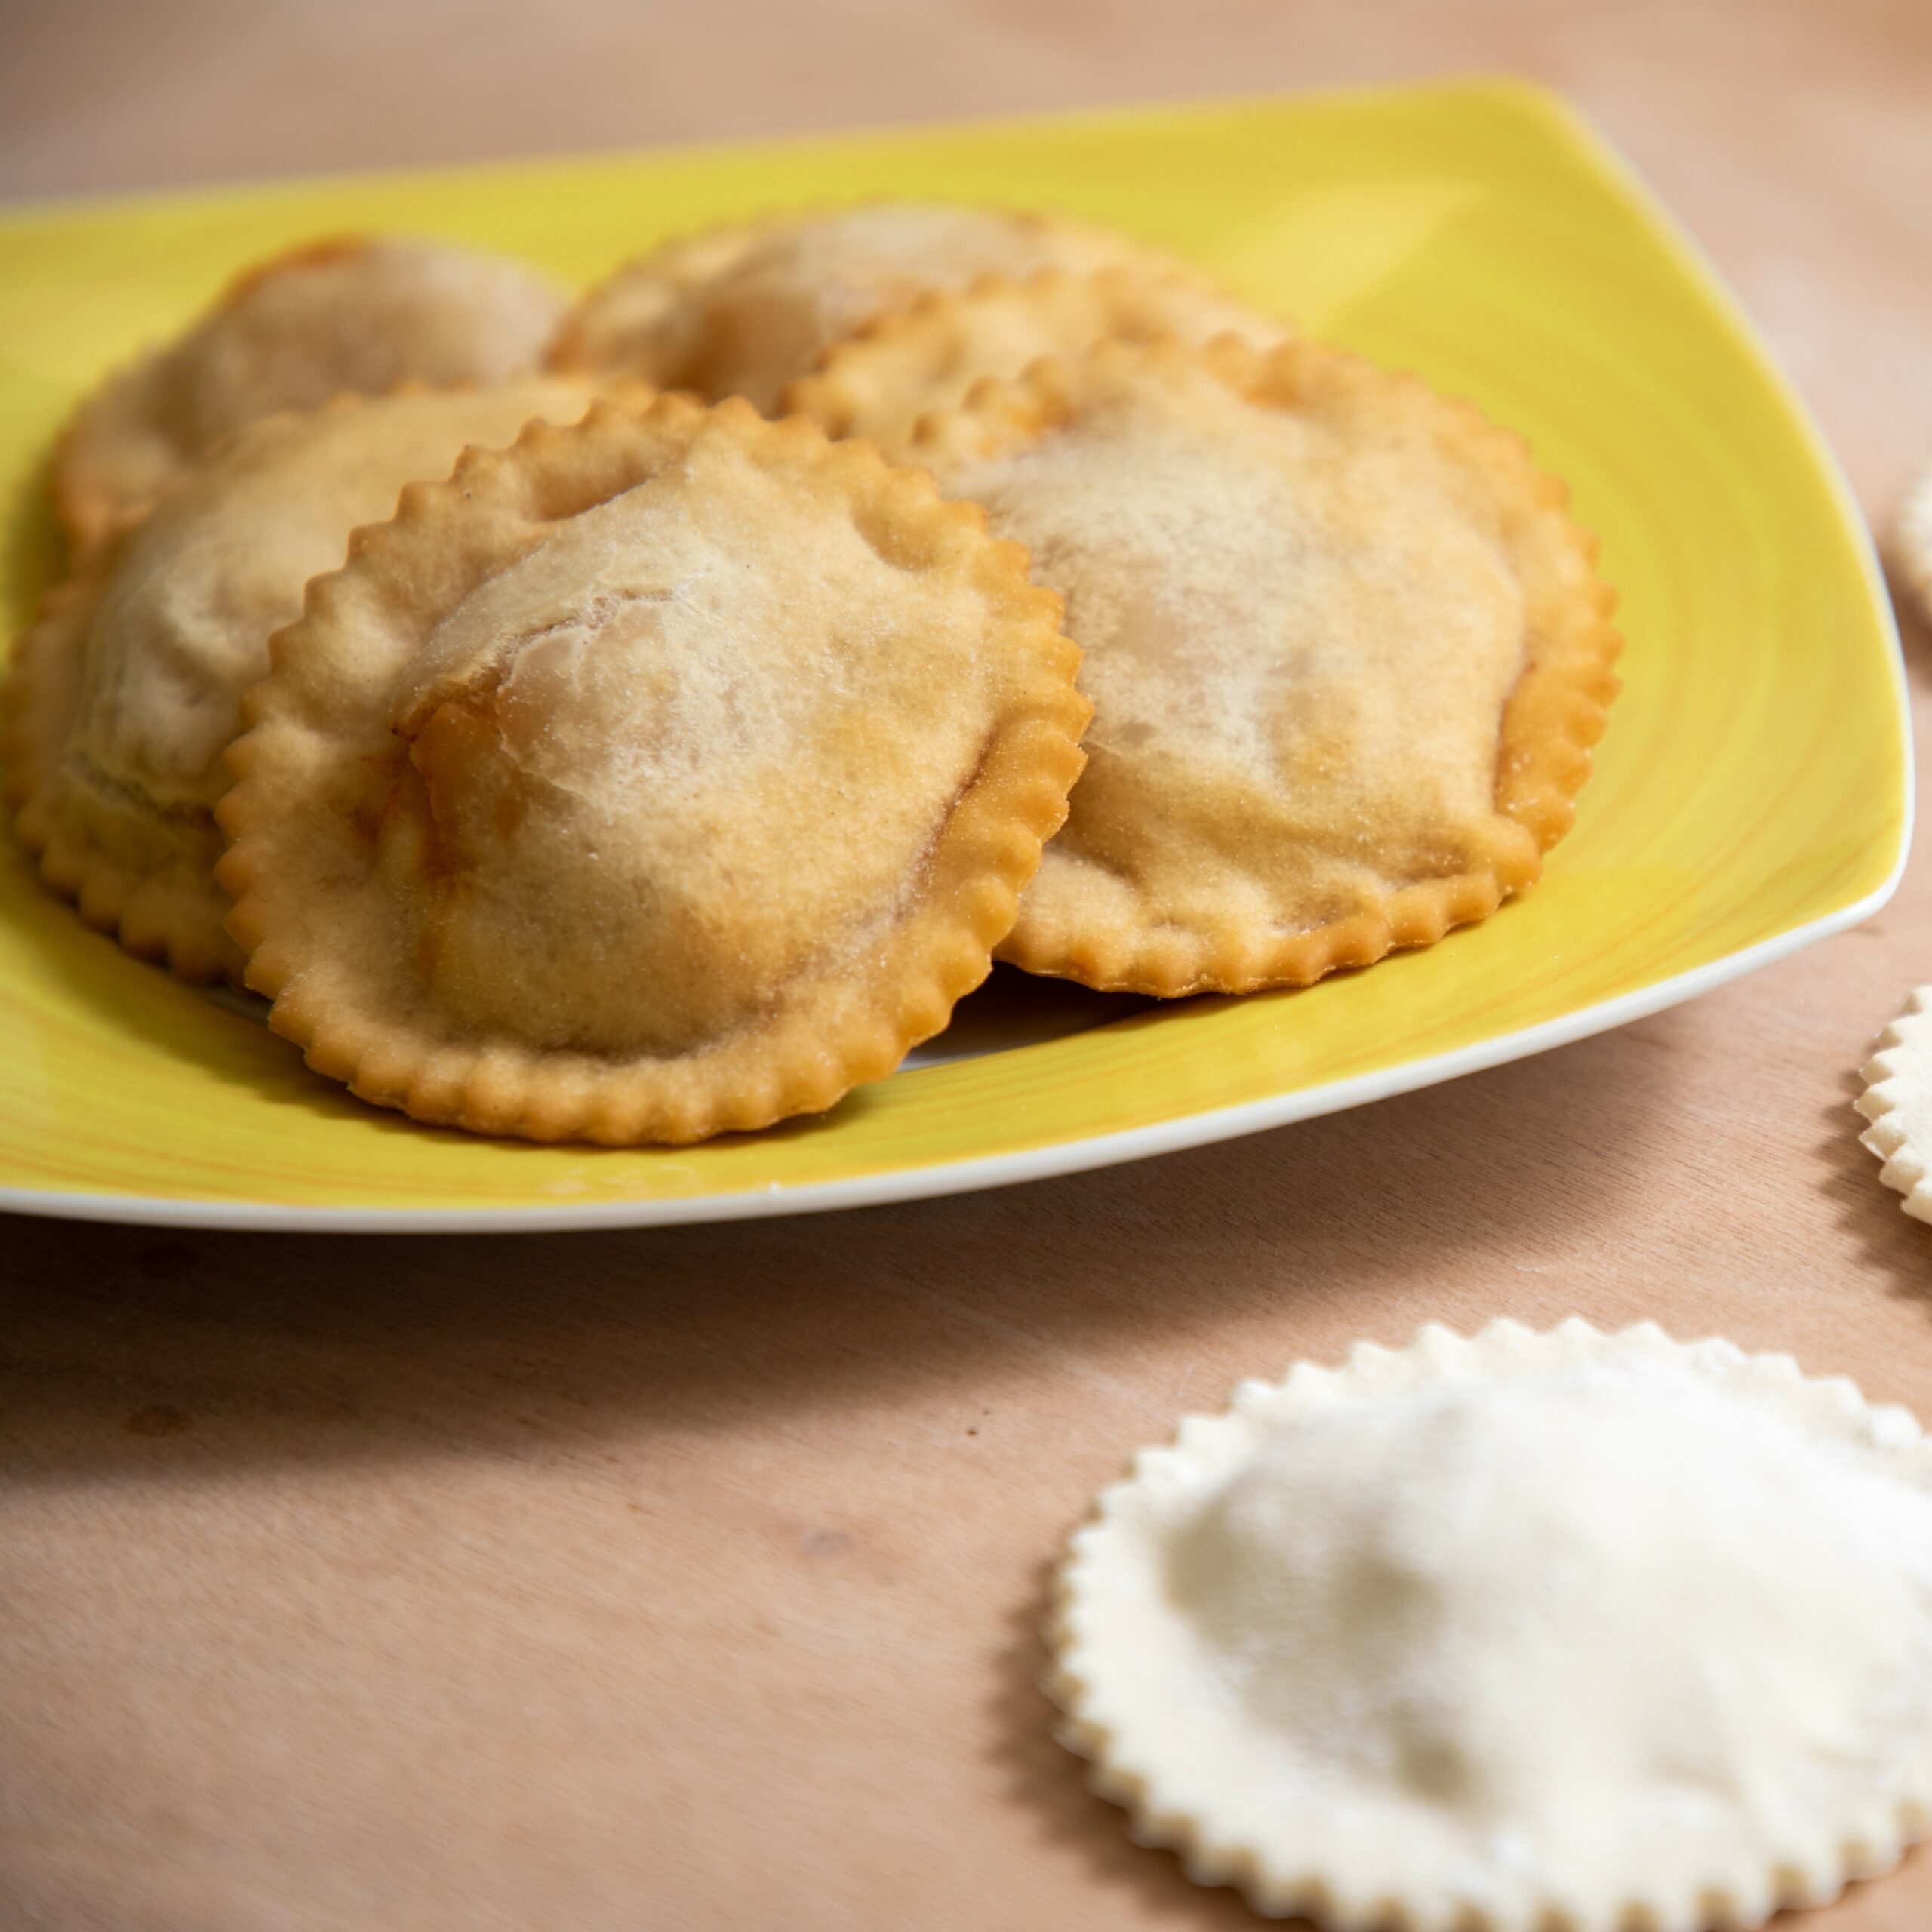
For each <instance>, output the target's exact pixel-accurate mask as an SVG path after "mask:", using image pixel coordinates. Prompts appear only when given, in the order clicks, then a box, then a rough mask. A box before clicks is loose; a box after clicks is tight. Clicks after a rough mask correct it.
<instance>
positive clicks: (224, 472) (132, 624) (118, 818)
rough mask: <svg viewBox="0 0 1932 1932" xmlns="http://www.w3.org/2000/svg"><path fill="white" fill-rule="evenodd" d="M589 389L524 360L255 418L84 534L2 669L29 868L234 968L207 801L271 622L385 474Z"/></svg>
mask: <svg viewBox="0 0 1932 1932" xmlns="http://www.w3.org/2000/svg"><path fill="white" fill-rule="evenodd" d="M593 393H595V392H594V390H593V389H592V387H591V386H589V385H588V384H586V383H582V382H579V381H577V380H572V379H570V378H568V377H558V376H530V377H520V378H518V379H517V380H514V381H511V382H507V383H502V384H500V385H493V386H489V387H487V388H481V389H416V390H408V391H403V392H398V393H397V394H395V395H388V396H383V397H376V398H368V397H359V396H343V397H340V398H337V400H336V401H334V402H332V403H330V404H328V405H326V406H325V407H324V408H321V409H319V410H315V411H310V412H308V413H306V414H300V415H281V416H275V417H269V418H266V419H265V420H263V421H261V422H259V423H254V424H252V425H251V426H249V427H248V428H247V429H244V430H242V432H240V433H239V434H238V435H237V436H235V438H233V439H232V441H230V442H229V443H228V444H227V445H226V446H225V447H224V448H222V449H220V451H217V452H216V453H215V454H213V455H212V456H211V457H208V458H207V459H206V460H204V461H203V462H202V463H200V464H199V465H198V466H195V468H193V469H191V470H189V471H188V472H186V474H185V475H183V476H182V477H180V478H178V479H177V481H175V482H174V484H173V485H171V486H170V487H169V488H168V489H167V490H166V491H164V492H163V494H162V497H160V499H159V500H158V502H157V503H156V505H155V508H154V509H153V511H152V513H151V514H150V515H148V516H147V517H146V518H144V519H143V520H142V521H140V522H138V523H137V524H135V525H133V526H132V527H131V528H127V529H124V530H123V531H121V532H120V533H119V534H118V535H117V536H116V537H114V538H113V539H112V540H109V541H108V542H106V543H103V544H101V545H99V546H96V547H95V549H94V550H93V551H91V552H89V553H88V555H86V556H85V558H83V559H82V563H81V565H80V569H79V572H78V574H77V575H76V577H75V578H74V579H73V580H72V581H70V582H69V583H67V584H66V585H64V586H62V587H61V588H60V589H57V590H56V591H55V592H53V593H52V594H51V595H50V596H49V597H48V598H47V599H46V601H45V604H44V605H43V607H42V611H41V613H40V615H39V617H38V621H37V622H36V623H35V624H34V626H32V629H29V631H28V632H26V635H24V636H23V637H22V638H20V641H19V642H18V644H17V645H16V647H15V650H14V659H13V663H12V666H11V670H10V672H9V676H8V688H7V692H6V697H7V707H6V708H7V713H8V728H7V734H6V735H7V750H8V759H7V796H8V802H9V803H10V804H13V805H14V806H17V808H19V811H18V816H17V819H16V820H15V829H16V830H17V832H18V835H19V836H20V839H21V841H22V842H23V843H24V844H26V847H27V848H28V850H29V851H32V853H34V854H35V855H36V856H37V857H38V860H39V862H40V869H41V873H42V877H43V878H45V880H46V881H47V882H48V884H50V885H51V886H52V887H54V889H55V890H56V891H59V892H61V893H63V894H66V896H67V897H69V898H72V899H74V900H77V901H78V903H79V906H80V909H81V912H82V915H83V916H84V917H85V918H86V919H87V920H88V921H89V923H90V924H94V925H96V926H99V927H101V928H103V929H104V930H106V931H109V932H112V933H113V934H115V936H116V937H118V939H119V940H120V942H121V943H122V945H123V946H125V947H126V948H127V949H128V951H130V952H134V953H136V954H137V955H140V956H141V957H142V958H150V959H158V960H162V961H165V962H166V963H167V964H168V965H169V966H171V968H173V969H174V971H175V972H177V974H180V975H181V976H182V977H183V978H186V979H189V980H210V979H215V978H219V977H223V976H226V977H228V978H229V979H231V980H236V981H238V980H239V976H240V972H241V955H240V954H239V953H238V952H237V951H236V949H235V946H234V943H233V942H232V940H229V937H228V936H227V934H226V932H225V931H224V930H223V924H222V921H223V918H225V917H226V914H227V911H228V901H227V898H226V895H225V894H223V892H222V891H221V889H220V887H218V886H217V884H216V883H215V881H214V861H215V860H216V858H217V857H218V856H219V854H220V851H221V838H220V832H218V831H217V829H216V826H215V823H214V816H213V812H214V803H215V801H216V800H217V798H220V795H221V794H222V793H223V791H225V790H226V789H227V786H228V771H227V768H226V766H225V765H224V764H223V763H222V758H221V755H222V752H223V748H224V747H225V746H226V744H227V743H228V741H229V739H230V738H232V737H233V736H234V735H235V732H236V731H238V730H239V729H240V725H241V717H240V709H239V706H240V703H241V697H242V693H243V692H244V691H245V690H247V688H248V686H249V685H251V684H253V683H254V681H256V679H257V678H259V677H260V676H261V675H262V673H263V671H265V670H266V669H267V666H268V637H269V632H271V631H272V630H275V629H278V627H279V626H281V625H283V624H285V623H288V622H289V620H291V618H293V617H296V616H297V614H299V613H300V611H301V608H302V591H303V585H304V584H305V583H307V581H308V580H309V578H310V577H313V576H314V575H315V574H316V573H317V572H318V571H326V570H330V569H332V568H334V567H335V566H336V565H338V564H340V562H341V561H343V555H344V553H345V552H346V548H347V545H348V541H349V532H350V531H351V530H352V529H353V528H355V525H358V524H360V523H370V522H379V521H381V520H382V519H383V518H386V517H388V516H390V515H393V514H394V512H395V506H396V498H397V496H398V493H399V492H400V491H401V488H402V486H403V485H404V484H405V483H408V482H413V481H417V480H418V479H420V478H436V477H441V476H446V475H448V473H449V471H450V467H451V465H452V464H453V463H454V462H455V460H456V459H457V455H458V454H460V452H461V451H462V450H463V448H464V446H465V445H467V444H470V443H488V444H503V443H507V442H509V441H511V440H512V438H514V437H515V435H516V434H517V432H518V430H520V429H521V428H522V427H523V426H524V425H525V423H527V422H528V421H529V420H531V418H532V417H538V416H544V417H553V418H555V419H557V420H563V421H568V420H574V419H575V418H576V417H578V416H580V415H581V414H583V411H585V409H586V408H588V407H589V402H590V399H591V397H592V394H593Z"/></svg>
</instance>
